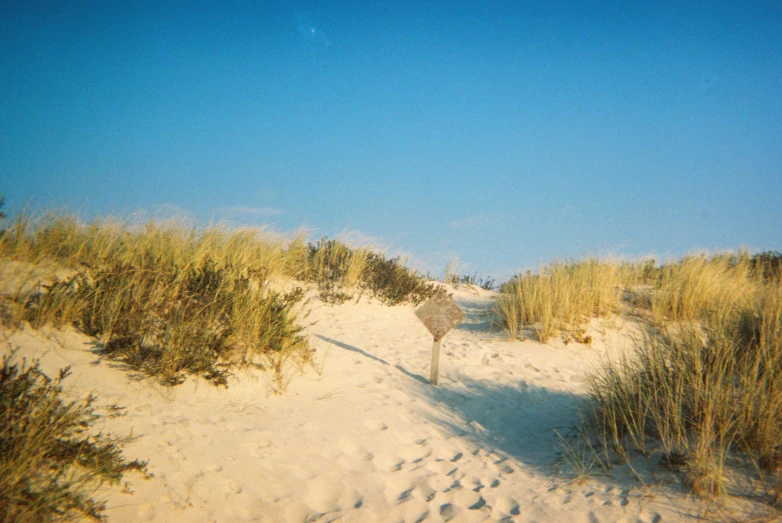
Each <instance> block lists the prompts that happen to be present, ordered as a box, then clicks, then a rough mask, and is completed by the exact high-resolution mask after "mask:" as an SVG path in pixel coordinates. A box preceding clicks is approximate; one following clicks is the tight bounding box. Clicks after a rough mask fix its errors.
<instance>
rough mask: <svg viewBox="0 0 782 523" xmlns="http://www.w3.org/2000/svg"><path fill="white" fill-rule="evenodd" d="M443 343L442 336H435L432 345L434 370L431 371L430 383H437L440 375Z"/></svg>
mask: <svg viewBox="0 0 782 523" xmlns="http://www.w3.org/2000/svg"><path fill="white" fill-rule="evenodd" d="M442 343H443V339H442V338H435V339H434V344H433V345H432V370H431V371H430V373H429V383H430V384H432V385H437V381H438V378H439V376H440V346H441V345H442Z"/></svg>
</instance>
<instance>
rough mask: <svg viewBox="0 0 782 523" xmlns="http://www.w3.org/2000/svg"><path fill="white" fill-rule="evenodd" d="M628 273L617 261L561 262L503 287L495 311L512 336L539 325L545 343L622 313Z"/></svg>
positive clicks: (522, 275)
mask: <svg viewBox="0 0 782 523" xmlns="http://www.w3.org/2000/svg"><path fill="white" fill-rule="evenodd" d="M623 281H624V280H623V274H622V271H621V270H620V266H619V265H618V264H616V263H611V262H607V261H601V260H598V259H593V258H590V259H587V260H583V261H578V262H556V263H553V264H551V265H548V266H546V267H544V268H543V269H541V270H540V271H538V273H535V274H533V273H531V272H527V273H526V274H518V275H516V276H514V277H513V278H511V280H510V281H508V282H507V283H504V284H503V285H502V286H501V287H500V293H501V294H500V296H499V297H498V298H497V301H496V304H495V307H494V309H493V312H494V316H495V318H496V321H497V322H498V323H499V324H500V325H501V326H502V327H503V328H505V330H506V332H507V333H508V336H509V337H510V338H516V337H518V336H519V330H520V328H521V327H522V326H524V325H533V326H534V329H535V332H536V334H537V337H538V339H539V340H540V341H542V342H545V341H547V340H548V339H549V338H551V337H552V336H554V335H555V334H557V333H558V332H559V331H560V330H573V329H576V328H578V327H579V326H580V325H581V324H583V322H585V321H588V320H589V319H590V318H592V317H595V316H605V315H607V314H610V313H611V312H614V311H616V310H617V309H618V307H619V304H620V299H621V296H620V292H619V290H620V288H621V285H622V283H623Z"/></svg>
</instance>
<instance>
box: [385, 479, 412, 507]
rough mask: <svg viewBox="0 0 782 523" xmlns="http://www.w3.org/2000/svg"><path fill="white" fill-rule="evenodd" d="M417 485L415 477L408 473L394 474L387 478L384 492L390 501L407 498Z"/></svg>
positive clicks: (395, 501) (394, 501)
mask: <svg viewBox="0 0 782 523" xmlns="http://www.w3.org/2000/svg"><path fill="white" fill-rule="evenodd" d="M415 487H416V483H415V479H414V478H411V477H410V476H408V475H394V476H391V477H389V478H388V479H386V480H385V486H384V493H385V496H386V500H387V501H388V502H389V503H392V504H393V503H397V502H399V501H403V500H406V499H407V498H409V497H410V494H411V493H412V492H413V490H414V489H415Z"/></svg>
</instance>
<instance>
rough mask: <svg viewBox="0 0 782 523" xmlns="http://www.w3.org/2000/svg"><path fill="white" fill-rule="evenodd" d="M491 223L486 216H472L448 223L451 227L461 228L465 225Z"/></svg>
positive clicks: (472, 225)
mask: <svg viewBox="0 0 782 523" xmlns="http://www.w3.org/2000/svg"><path fill="white" fill-rule="evenodd" d="M484 223H489V219H488V218H487V217H485V216H472V217H470V218H466V219H464V220H454V221H452V222H451V223H449V224H448V227H450V228H451V229H459V228H463V227H474V226H475V225H482V224H484Z"/></svg>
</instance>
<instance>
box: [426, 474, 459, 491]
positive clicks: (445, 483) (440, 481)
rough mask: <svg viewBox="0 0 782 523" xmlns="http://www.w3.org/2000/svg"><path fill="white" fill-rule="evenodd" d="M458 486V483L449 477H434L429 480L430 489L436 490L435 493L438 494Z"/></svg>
mask: <svg viewBox="0 0 782 523" xmlns="http://www.w3.org/2000/svg"><path fill="white" fill-rule="evenodd" d="M458 484H459V482H458V481H456V480H455V479H454V478H451V477H449V476H435V477H434V478H433V479H432V480H431V485H432V487H434V488H435V489H437V491H439V492H448V491H449V490H451V489H452V488H453V487H454V486H456V485H458Z"/></svg>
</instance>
